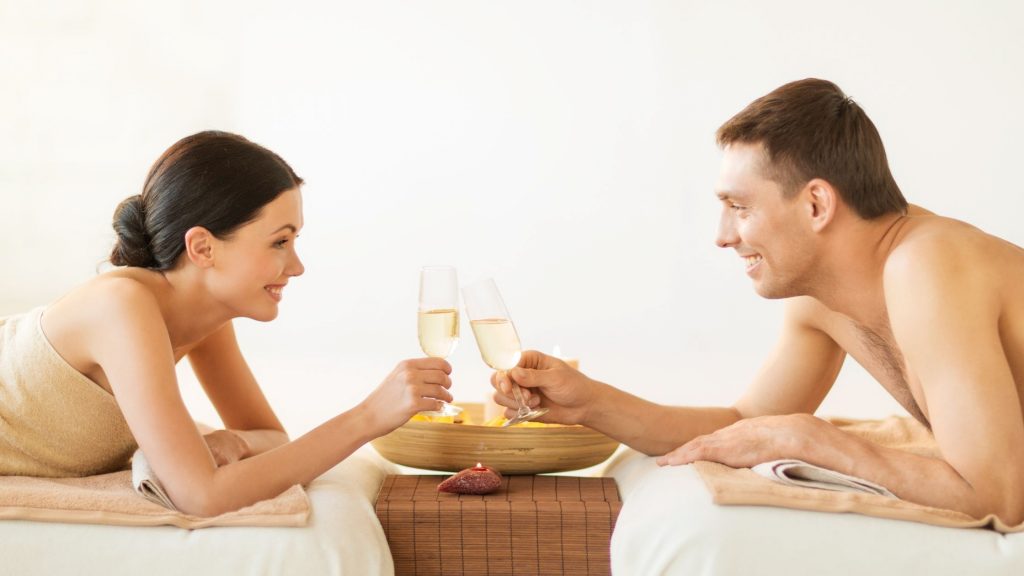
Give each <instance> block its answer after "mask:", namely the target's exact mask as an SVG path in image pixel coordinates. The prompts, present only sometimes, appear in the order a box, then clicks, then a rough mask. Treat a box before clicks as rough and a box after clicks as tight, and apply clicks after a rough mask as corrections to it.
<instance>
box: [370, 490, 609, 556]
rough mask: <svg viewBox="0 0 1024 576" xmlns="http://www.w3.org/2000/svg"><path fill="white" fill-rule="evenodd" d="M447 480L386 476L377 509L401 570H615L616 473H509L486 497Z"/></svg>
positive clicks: (378, 497)
mask: <svg viewBox="0 0 1024 576" xmlns="http://www.w3.org/2000/svg"><path fill="white" fill-rule="evenodd" d="M444 478H446V476H440V475H424V476H405V475H392V476H388V477H386V478H385V479H384V483H383V484H382V485H381V489H380V493H379V494H378V495H377V503H376V511H377V518H379V519H380V523H381V525H382V526H383V527H384V534H385V535H386V536H387V539H388V544H389V545H390V547H391V556H392V558H394V561H395V573H396V574H399V575H405V574H417V575H419V574H424V575H426V574H508V575H512V574H516V575H518V574H537V575H540V574H580V575H608V574H611V563H610V557H609V545H610V541H611V534H612V529H613V528H614V527H615V520H616V518H618V515H619V510H620V509H621V508H622V501H621V500H620V499H619V490H618V486H617V485H616V484H615V479H614V478H584V477H579V476H506V477H505V478H503V480H502V482H503V483H502V487H501V488H500V489H499V490H498V491H496V492H494V493H492V494H488V495H486V496H471V495H459V494H447V493H443V492H438V491H437V485H438V483H440V482H441V480H443V479H444Z"/></svg>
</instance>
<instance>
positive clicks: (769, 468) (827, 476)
mask: <svg viewBox="0 0 1024 576" xmlns="http://www.w3.org/2000/svg"><path fill="white" fill-rule="evenodd" d="M751 470H752V471H753V472H754V473H755V474H758V475H760V476H764V477H765V478H767V479H769V480H773V481H775V482H778V483H780V484H785V485H787V486H802V487H804V488H817V489H819V490H833V491H835V492H860V493H862V494H877V495H879V496H885V497H886V498H895V497H896V495H895V494H893V493H892V492H889V491H888V490H887V489H886V488H885V486H879V485H878V484H875V483H874V482H869V481H867V480H865V479H863V478H857V477H856V476H850V475H849V474H843V473H842V472H836V471H835V470H829V469H828V468H822V467H821V466H815V465H814V464H809V463H807V462H804V461H803V460H772V461H771V462H762V463H761V464H758V465H757V466H754V467H753V468H751Z"/></svg>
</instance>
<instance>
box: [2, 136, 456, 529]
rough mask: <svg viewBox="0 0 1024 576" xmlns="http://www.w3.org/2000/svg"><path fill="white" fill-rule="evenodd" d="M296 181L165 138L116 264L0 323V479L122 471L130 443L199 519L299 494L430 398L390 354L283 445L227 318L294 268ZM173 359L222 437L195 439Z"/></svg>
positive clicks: (275, 291) (420, 373) (246, 148)
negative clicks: (389, 362) (330, 414)
mask: <svg viewBox="0 0 1024 576" xmlns="http://www.w3.org/2000/svg"><path fill="white" fill-rule="evenodd" d="M301 185H302V179H301V178H299V177H298V176H296V175H295V172H293V171H292V169H291V168H290V167H289V166H288V164H286V163H285V162H284V161H283V160H282V159H281V158H280V157H279V156H277V155H276V154H274V153H273V152H271V151H269V150H267V149H265V148H263V147H261V146H258V145H256V144H254V143H252V142H250V141H248V140H246V139H245V138H242V137H241V136H236V135H233V134H227V133H224V132H202V133H199V134H195V135H193V136H189V137H187V138H184V139H182V140H181V141H179V142H177V143H176V144H174V145H173V146H171V148H170V149H168V150H167V151H166V152H165V153H164V154H163V156H161V157H160V159H158V160H157V162H156V164H154V166H153V168H152V169H151V170H150V173H149V176H148V178H147V179H146V183H145V185H144V187H143V190H142V194H139V195H136V196H132V197H130V198H128V199H126V200H124V201H123V202H122V203H121V204H120V205H119V206H118V207H117V210H116V212H115V214H114V229H115V231H116V232H117V243H116V245H115V246H114V249H113V252H112V253H111V257H110V260H111V262H112V263H113V264H115V265H117V266H120V267H119V268H116V269H114V270H111V271H109V272H106V273H104V274H101V275H99V276H97V277H96V278H93V279H92V280H89V281H88V282H86V283H85V284H83V285H82V286H79V287H78V288H75V289H74V290H72V291H71V292H70V293H68V294H67V295H65V296H64V297H63V298H61V299H59V300H57V301H56V302H54V303H53V304H51V305H49V306H48V307H45V308H39V309H36V310H34V311H32V312H29V313H27V314H22V315H19V316H13V317H10V318H6V319H0V474H6V475H14V474H17V475H34V476H51V477H57V476H84V475H89V474H99V473H103V472H109V471H112V470H117V469H120V468H122V467H123V466H124V465H125V463H126V462H127V460H128V458H129V457H130V455H131V454H132V452H133V451H134V450H135V448H136V443H137V445H138V446H139V447H141V448H142V451H143V452H144V453H145V454H146V458H147V460H148V461H149V463H150V465H151V466H152V468H153V470H154V472H155V473H156V475H157V476H158V477H159V478H160V480H161V482H162V483H163V485H164V488H165V490H166V491H167V493H168V495H169V496H170V498H171V499H172V500H173V501H174V504H175V506H177V507H178V508H179V509H180V510H181V511H183V512H185V513H188V514H194V515H199V516H212V515H216V514H219V513H222V512H225V511H229V510H235V509H238V508H241V507H243V506H246V505H249V504H252V503H253V502H256V501H259V500H263V499H266V498H271V497H273V496H276V495H277V494H279V493H281V492H283V491H284V490H285V489H287V488H288V487H289V486H292V485H294V484H300V483H301V484H305V483H308V482H310V481H311V480H313V479H314V478H316V477H317V476H319V475H320V474H322V473H323V472H325V471H326V470H328V469H329V468H331V467H332V466H334V465H336V464H337V463H338V462H340V461H341V460H343V459H345V458H346V457H347V456H348V455H349V454H351V453H352V452H353V451H355V450H356V449H357V448H358V447H359V446H361V445H363V444H364V443H366V442H367V441H369V440H371V439H373V438H375V437H377V436H380V435H382V434H386V433H388V432H390V431H391V430H393V429H395V428H396V427H398V426H400V425H402V424H403V423H404V422H405V421H407V420H408V419H409V418H410V417H411V416H412V415H413V414H415V413H416V412H418V411H421V410H434V409H437V407H438V400H451V396H450V394H449V393H448V391H447V388H448V387H449V386H451V380H450V379H449V378H448V374H449V373H450V372H451V367H450V366H449V364H448V363H447V362H445V361H444V360H441V359H434V358H422V359H415V360H406V361H404V362H401V363H399V364H398V367H397V368H395V370H394V371H393V372H392V373H391V374H390V375H388V377H387V378H385V380H384V382H383V383H382V384H381V385H380V386H379V387H378V388H377V389H376V390H374V392H373V393H372V394H370V395H369V396H368V397H367V398H366V399H365V400H364V401H363V402H362V403H360V404H359V405H358V406H356V407H355V408H353V409H352V410H349V411H348V412H345V413H342V414H340V415H338V416H336V417H334V418H332V419H331V420H329V421H327V422H325V423H324V424H322V425H320V426H319V427H317V428H316V429H314V430H313V431H311V432H309V433H308V434H306V435H305V436H302V437H301V438H298V439H296V440H294V441H289V439H288V436H287V434H286V433H285V431H284V428H283V427H282V426H281V423H280V422H279V421H278V419H277V417H276V416H275V415H274V412H273V410H271V408H270V405H269V404H268V403H267V400H266V398H265V397H264V396H263V393H262V392H261V391H260V388H259V386H258V385H257V383H256V380H255V378H253V375H252V373H251V372H250V371H249V368H248V366H247V365H246V362H245V360H244V358H243V357H242V354H241V352H240V350H239V347H238V343H237V341H236V339H235V332H234V328H233V326H232V319H234V318H238V317H247V318H252V319H255V320H261V321H269V320H273V319H274V318H275V317H276V316H277V307H278V303H279V302H280V301H281V298H282V295H283V290H284V288H285V285H286V284H287V283H288V281H289V280H291V279H292V278H294V277H296V276H299V275H301V274H302V272H303V266H302V262H300V261H299V257H298V255H297V253H296V251H295V239H296V238H297V237H298V234H299V231H300V230H301V229H302V194H301V190H300V188H301ZM186 356H187V357H188V359H189V362H190V363H191V365H192V368H193V370H194V371H195V373H196V376H197V378H198V379H199V381H200V382H201V384H202V386H203V388H204V390H205V391H206V393H207V395H208V396H209V398H210V400H211V402H212V403H213V405H214V407H215V408H216V409H217V412H218V414H220V416H221V419H222V420H223V422H224V424H225V426H226V427H227V430H219V431H215V432H213V433H211V434H207V435H206V436H202V435H201V434H200V432H199V431H198V429H197V428H196V425H195V424H194V422H193V421H192V418H191V417H190V416H189V413H188V411H187V409H186V408H185V405H184V403H183V401H182V399H181V395H180V393H179V391H178V383H177V380H176V377H175V368H174V366H175V364H176V363H177V362H178V361H179V360H181V359H182V358H184V357H186Z"/></svg>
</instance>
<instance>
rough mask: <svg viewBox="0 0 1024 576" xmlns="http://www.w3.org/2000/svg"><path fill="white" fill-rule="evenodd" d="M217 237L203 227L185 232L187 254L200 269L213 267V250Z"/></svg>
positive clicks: (195, 227) (196, 227)
mask: <svg viewBox="0 0 1024 576" xmlns="http://www.w3.org/2000/svg"><path fill="white" fill-rule="evenodd" d="M214 240H216V237H215V236H214V235H213V234H212V233H211V232H210V231H209V230H207V229H206V228H203V227H202V226H193V227H191V228H189V229H188V232H185V254H187V255H188V259H189V260H191V261H192V263H193V264H195V265H196V266H198V267H200V268H209V267H211V266H213V248H214Z"/></svg>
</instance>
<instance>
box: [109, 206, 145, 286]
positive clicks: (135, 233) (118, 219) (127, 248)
mask: <svg viewBox="0 0 1024 576" xmlns="http://www.w3.org/2000/svg"><path fill="white" fill-rule="evenodd" d="M113 226H114V232H116V233H117V241H116V242H115V243H114V249H113V250H112V251H111V252H110V263H111V264H113V265H115V266H138V267H141V268H152V267H154V266H156V265H157V261H156V258H154V257H153V252H152V251H151V250H150V247H149V234H148V233H147V232H146V211H145V207H144V205H143V201H142V195H141V194H136V195H134V196H129V197H128V198H125V199H124V200H122V201H121V203H120V204H118V205H117V209H116V210H114V222H113Z"/></svg>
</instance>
